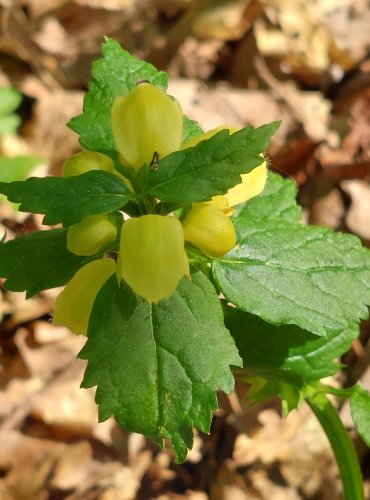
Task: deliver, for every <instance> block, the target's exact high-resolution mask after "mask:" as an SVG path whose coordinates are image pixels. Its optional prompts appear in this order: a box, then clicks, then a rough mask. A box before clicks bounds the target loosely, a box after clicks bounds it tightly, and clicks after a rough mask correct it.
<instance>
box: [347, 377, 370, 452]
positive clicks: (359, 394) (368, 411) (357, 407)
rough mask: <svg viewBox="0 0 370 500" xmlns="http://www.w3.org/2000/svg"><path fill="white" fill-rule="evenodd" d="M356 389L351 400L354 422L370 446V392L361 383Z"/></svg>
mask: <svg viewBox="0 0 370 500" xmlns="http://www.w3.org/2000/svg"><path fill="white" fill-rule="evenodd" d="M354 389H355V390H354V391H353V393H352V394H351V396H350V400H349V403H350V407H351V415H352V419H353V423H354V424H355V427H356V429H357V432H358V433H359V435H360V436H361V437H362V439H363V440H364V442H365V443H366V444H367V445H368V446H370V394H369V392H368V391H367V390H366V389H364V388H363V387H361V386H360V385H356V387H355V388H354Z"/></svg>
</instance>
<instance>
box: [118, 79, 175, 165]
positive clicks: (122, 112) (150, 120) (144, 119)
mask: <svg viewBox="0 0 370 500" xmlns="http://www.w3.org/2000/svg"><path fill="white" fill-rule="evenodd" d="M112 131H113V137H114V141H115V144H116V147H117V150H118V152H119V153H120V155H121V156H122V157H123V162H124V163H126V162H127V163H128V164H129V165H130V166H132V167H134V168H136V169H138V168H140V167H141V166H142V165H143V164H144V163H146V164H150V162H151V161H152V159H153V154H154V153H155V152H156V153H158V154H159V156H160V158H163V157H164V156H166V155H168V154H169V153H172V152H173V151H177V150H178V149H179V148H180V145H181V139H182V132H183V114H182V111H181V108H180V106H179V104H178V102H177V101H176V100H174V99H171V98H170V97H169V96H168V95H167V94H166V93H165V92H164V91H163V90H161V89H159V88H158V87H155V86H154V85H151V84H150V83H143V84H140V85H138V86H137V87H135V88H134V90H132V91H131V92H130V93H129V94H128V95H127V96H122V97H118V98H117V99H116V100H115V101H114V104H113V108H112Z"/></svg>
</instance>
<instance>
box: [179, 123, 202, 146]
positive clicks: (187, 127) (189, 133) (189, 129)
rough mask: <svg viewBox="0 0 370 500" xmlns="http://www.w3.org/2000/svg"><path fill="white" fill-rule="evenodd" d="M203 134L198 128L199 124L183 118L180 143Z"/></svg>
mask: <svg viewBox="0 0 370 500" xmlns="http://www.w3.org/2000/svg"><path fill="white" fill-rule="evenodd" d="M202 133H203V130H202V129H201V128H200V126H199V124H198V123H197V122H196V121H194V120H191V119H190V118H188V117H187V116H184V132H183V136H182V142H183V143H184V142H186V141H189V140H190V139H192V138H193V137H197V136H198V135H201V134H202Z"/></svg>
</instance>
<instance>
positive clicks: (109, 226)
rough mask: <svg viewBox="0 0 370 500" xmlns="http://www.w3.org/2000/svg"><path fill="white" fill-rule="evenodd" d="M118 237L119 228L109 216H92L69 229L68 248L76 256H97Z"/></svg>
mask: <svg viewBox="0 0 370 500" xmlns="http://www.w3.org/2000/svg"><path fill="white" fill-rule="evenodd" d="M116 237H117V227H116V225H115V224H114V223H113V222H112V218H111V217H110V216H109V215H107V214H100V215H91V216H89V217H85V218H84V219H83V220H82V221H81V222H79V223H78V224H74V225H73V226H71V227H70V228H69V229H68V233H67V248H68V250H69V251H70V252H72V253H74V254H76V255H95V254H96V253H98V252H99V251H100V250H101V249H102V248H103V247H104V246H105V245H107V244H108V243H110V242H113V241H114V240H115V239H116Z"/></svg>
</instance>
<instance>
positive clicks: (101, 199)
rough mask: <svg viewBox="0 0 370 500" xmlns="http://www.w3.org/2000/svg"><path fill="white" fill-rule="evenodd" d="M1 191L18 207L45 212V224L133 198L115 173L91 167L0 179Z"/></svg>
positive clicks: (110, 207) (65, 221) (96, 211)
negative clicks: (7, 180)
mask: <svg viewBox="0 0 370 500" xmlns="http://www.w3.org/2000/svg"><path fill="white" fill-rule="evenodd" d="M0 193H3V194H4V195H6V196H7V198H8V200H10V201H12V202H14V203H21V205H20V207H19V210H21V211H22V212H32V213H35V214H46V215H45V217H44V220H43V223H44V224H48V225H54V224H59V223H62V224H64V225H65V226H70V225H72V224H76V223H77V222H80V221H81V220H82V219H83V218H84V217H87V216H88V215H95V214H102V213H107V212H112V211H114V210H118V209H119V208H121V207H123V206H124V205H125V204H126V203H128V201H130V200H132V199H133V195H132V192H131V191H130V190H129V189H128V187H127V186H126V184H124V183H123V182H122V181H121V180H120V179H119V177H118V176H116V175H114V174H111V173H110V172H102V171H98V170H93V171H90V172H86V173H85V174H82V175H75V176H73V177H41V178H38V177H31V178H29V179H27V180H26V181H23V182H18V181H17V182H11V183H5V182H1V183H0Z"/></svg>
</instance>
